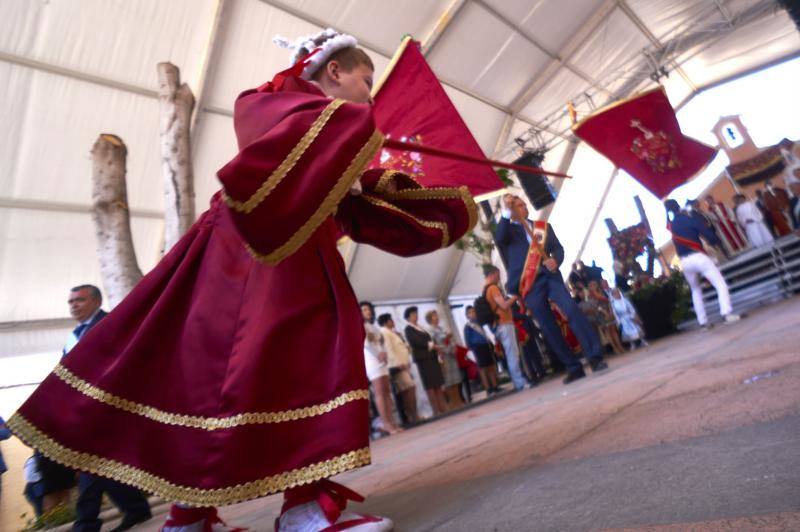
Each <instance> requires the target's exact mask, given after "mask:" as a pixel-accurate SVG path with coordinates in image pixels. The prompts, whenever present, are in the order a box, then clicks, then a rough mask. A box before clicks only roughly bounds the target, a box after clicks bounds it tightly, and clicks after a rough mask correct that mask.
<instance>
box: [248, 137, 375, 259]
mask: <svg viewBox="0 0 800 532" xmlns="http://www.w3.org/2000/svg"><path fill="white" fill-rule="evenodd" d="M381 146H383V134H382V133H381V132H380V131H378V130H377V129H376V130H375V131H373V133H372V136H371V137H370V138H369V140H368V141H367V142H366V144H364V146H363V147H362V148H361V150H360V151H359V152H358V154H356V156H355V157H354V158H353V160H352V161H351V162H350V166H348V167H347V169H346V170H345V171H344V173H343V174H342V176H341V177H340V178H339V180H338V181H337V182H336V184H335V185H334V186H333V188H332V189H331V190H330V192H328V195H327V196H326V197H325V199H324V200H322V203H321V204H320V206H319V208H318V209H317V211H316V212H315V213H314V214H313V215H311V218H309V219H308V220H307V221H306V223H304V224H303V226H302V227H301V228H300V229H298V230H297V232H296V233H295V234H294V235H292V236H291V238H289V240H287V241H286V242H285V243H284V244H283V245H281V246H280V247H278V248H277V249H275V251H273V252H271V253H266V254H265V253H259V252H258V251H256V250H255V249H253V248H252V247H251V246H250V245H249V244H245V246H246V247H247V251H249V252H250V255H252V256H253V258H254V259H256V260H257V261H259V262H263V263H265V264H268V265H270V266H274V265H275V264H278V263H279V262H280V261H282V260H283V259H285V258H286V257H288V256H289V255H291V254H292V253H294V252H295V251H297V250H298V249H299V248H300V246H302V245H303V244H305V242H306V240H308V238H309V237H310V236H311V234H312V233H313V232H314V231H316V230H317V228H318V227H319V226H320V224H321V223H322V222H323V221H324V220H325V219H326V218H327V217H328V216H330V215H331V214H332V213H333V212H334V211H335V210H336V206H337V205H338V204H339V202H340V201H342V198H343V197H344V195H345V194H347V191H348V190H350V186H351V185H352V184H353V182H355V180H356V179H358V178H359V177H360V176H361V174H362V173H363V171H364V168H365V167H366V166H367V165H368V164H369V162H370V161H371V160H372V159H373V158H374V157H375V154H376V153H378V150H380V148H381Z"/></svg>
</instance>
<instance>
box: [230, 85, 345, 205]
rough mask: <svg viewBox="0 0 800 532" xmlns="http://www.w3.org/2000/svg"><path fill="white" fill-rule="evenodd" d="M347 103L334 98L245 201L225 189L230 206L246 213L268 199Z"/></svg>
mask: <svg viewBox="0 0 800 532" xmlns="http://www.w3.org/2000/svg"><path fill="white" fill-rule="evenodd" d="M344 103H345V100H341V99H336V100H333V101H332V102H331V103H329V104H328V106H327V107H325V109H324V110H323V111H322V113H320V115H319V116H318V117H317V119H316V120H314V123H313V124H311V127H310V128H308V131H306V132H305V134H304V135H303V136H302V137H301V138H300V141H299V142H298V143H297V144H296V145H295V147H294V148H292V151H290V152H289V155H287V156H286V158H285V159H284V160H283V161H282V162H281V164H279V165H278V167H277V168H276V169H275V171H274V172H272V174H271V175H270V176H269V177H268V178H267V179H266V180H264V182H263V183H262V184H261V186H260V187H258V190H256V191H255V192H254V193H253V195H252V196H250V197H249V198H248V199H247V200H245V201H237V200H235V199H233V198H231V197H230V196H228V194H227V193H226V192H225V191H224V190H223V191H222V199H223V200H224V201H225V203H226V204H227V205H228V207H230V208H232V209H234V210H236V211H238V212H243V213H245V214H247V213H250V212H251V211H252V210H253V209H255V208H256V207H258V206H259V205H260V204H261V202H262V201H264V200H265V199H266V197H267V196H269V194H270V193H271V192H272V191H273V190H275V187H277V186H278V185H279V184H280V182H281V181H283V179H284V178H285V177H286V175H287V174H288V173H289V172H290V171H291V170H292V168H294V166H295V165H296V164H297V161H299V160H300V157H302V156H303V154H304V153H305V152H306V150H308V148H309V147H310V146H311V144H312V143H313V142H314V140H316V138H317V136H319V134H320V132H321V131H322V128H324V127H325V124H327V123H328V120H330V118H331V116H333V113H334V112H335V111H336V110H337V109H338V108H339V107H341V106H342V105H343V104H344Z"/></svg>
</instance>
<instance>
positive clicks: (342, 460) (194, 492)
mask: <svg viewBox="0 0 800 532" xmlns="http://www.w3.org/2000/svg"><path fill="white" fill-rule="evenodd" d="M7 425H8V427H9V428H10V429H11V430H12V432H13V433H14V434H15V435H16V436H17V437H19V438H20V439H22V440H23V441H24V442H25V443H27V444H28V445H30V446H32V447H35V448H36V449H38V450H39V451H41V453H42V454H44V455H45V456H47V457H48V458H50V459H52V460H55V461H56V462H58V463H60V464H63V465H65V466H67V467H70V468H73V469H77V470H80V471H88V472H90V473H94V474H97V475H101V476H104V477H109V478H112V479H114V480H117V481H119V482H122V483H124V484H129V485H131V486H135V487H137V488H139V489H141V490H143V491H145V492H147V493H153V494H155V495H158V496H160V497H163V498H164V499H166V500H168V501H172V502H180V503H184V504H189V505H194V506H222V505H226V504H234V503H237V502H242V501H246V500H249V499H255V498H257V497H263V496H266V495H270V494H272V493H278V492H281V491H285V490H287V489H289V488H293V487H295V486H300V485H303V484H309V483H311V482H316V481H318V480H320V479H323V478H328V477H331V476H333V475H338V474H339V473H343V472H345V471H348V470H350V469H355V468H357V467H362V466H365V465H369V463H370V452H369V447H364V448H363V449H358V450H355V451H350V452H348V453H345V454H342V455H339V456H337V457H334V458H331V459H329V460H325V461H322V462H317V463H314V464H310V465H308V466H305V467H301V468H298V469H293V470H291V471H286V472H284V473H280V474H277V475H271V476H268V477H264V478H261V479H259V480H254V481H251V482H245V483H243V484H237V485H235V486H230V487H225V488H217V489H202V488H193V487H190V486H180V485H177V484H173V483H172V482H170V481H168V480H166V479H164V478H161V477H158V476H156V475H154V474H152V473H149V472H147V471H145V470H143V469H139V468H137V467H134V466H130V465H127V464H124V463H122V462H118V461H116V460H111V459H108V458H103V457H100V456H97V455H93V454H88V453H82V452H79V451H75V450H72V449H70V448H68V447H65V446H64V445H61V444H60V443H58V442H56V441H55V440H53V439H52V438H51V437H49V436H48V435H47V434H45V433H43V432H42V431H40V430H39V429H38V428H37V427H35V426H34V425H33V424H32V423H31V422H29V421H28V420H27V419H25V417H24V416H22V415H21V414H19V413H16V414H14V415H13V416H12V417H11V419H9V420H8V422H7Z"/></svg>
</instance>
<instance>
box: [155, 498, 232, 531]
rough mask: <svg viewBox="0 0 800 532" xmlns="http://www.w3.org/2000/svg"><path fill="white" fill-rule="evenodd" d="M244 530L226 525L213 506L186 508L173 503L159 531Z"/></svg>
mask: <svg viewBox="0 0 800 532" xmlns="http://www.w3.org/2000/svg"><path fill="white" fill-rule="evenodd" d="M245 530H247V529H246V528H240V527H232V526H228V525H226V524H225V522H224V521H223V520H222V519H220V518H219V515H217V509H216V508H214V507H213V506H208V507H205V508H187V507H184V506H178V505H177V504H173V505H172V508H170V509H169V515H168V516H167V521H166V522H165V523H164V524H163V525H162V526H161V529H160V532H244V531H245Z"/></svg>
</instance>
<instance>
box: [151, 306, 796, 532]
mask: <svg viewBox="0 0 800 532" xmlns="http://www.w3.org/2000/svg"><path fill="white" fill-rule="evenodd" d="M798 332H800V299H798V298H795V299H793V300H790V301H787V302H784V303H781V304H779V305H775V306H772V307H769V308H766V309H762V310H760V311H758V312H754V313H753V314H752V315H751V316H750V317H749V318H747V319H746V320H744V321H742V322H741V323H739V324H736V325H733V326H718V327H717V328H715V329H714V330H712V331H711V332H702V331H694V332H689V333H685V334H682V335H678V336H674V337H671V338H668V339H665V340H663V341H660V342H657V343H655V344H654V345H652V346H650V347H649V348H647V349H644V350H640V351H636V352H634V353H629V354H626V355H623V356H618V357H612V358H611V359H610V360H609V363H610V365H611V370H609V371H607V372H604V373H601V374H597V375H590V376H589V378H587V379H584V380H583V381H579V382H577V383H575V384H571V385H569V386H563V385H562V384H561V383H560V382H559V381H555V380H553V381H550V382H548V383H546V384H544V385H542V386H540V387H538V388H536V389H533V390H527V391H524V392H520V393H515V394H511V395H509V396H507V397H504V398H501V399H498V400H496V401H493V402H490V403H488V404H485V405H482V406H480V407H477V408H473V409H470V410H466V411H464V412H462V413H459V414H456V415H453V416H450V417H448V418H445V419H442V420H439V421H437V422H434V423H429V424H426V425H424V426H421V427H418V428H416V429H413V430H408V431H405V432H404V433H402V434H400V435H397V436H393V437H391V438H386V439H384V440H381V441H379V442H377V443H376V444H375V445H374V446H373V462H374V465H372V466H370V467H368V468H364V469H361V470H358V471H355V472H351V473H349V474H345V475H342V476H340V477H339V478H337V480H339V481H341V482H343V483H345V484H347V485H348V486H350V487H352V488H354V489H356V490H358V491H360V492H362V493H363V494H365V495H369V499H368V501H367V503H366V504H364V505H361V508H360V509H362V510H364V511H367V512H374V513H379V514H384V515H389V516H391V517H392V518H393V519H395V522H396V524H397V528H396V529H397V530H400V531H412V530H413V531H417V530H422V531H424V530H459V531H517V530H522V531H528V530H558V531H565V530H609V529H611V530H652V531H659V532H661V531H673V530H675V531H676V530H755V529H758V530H800V342H798V339H800V334H798ZM756 376H757V378H754V377H756ZM279 504H280V500H279V498H277V497H271V498H267V499H262V500H259V501H251V502H248V503H244V504H239V505H235V506H231V507H228V508H225V509H223V511H222V515H223V517H224V518H226V519H227V520H228V521H229V522H233V523H236V524H240V525H242V526H249V527H250V528H251V530H255V531H267V530H271V527H272V522H273V519H274V517H275V515H276V513H277V511H278V507H279ZM160 522H161V519H160V518H156V519H154V520H153V521H152V522H150V523H148V524H147V525H144V526H141V527H139V528H138V529H137V530H140V531H145V530H148V531H149V530H153V531H155V530H157V528H158V525H159V524H160Z"/></svg>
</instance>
